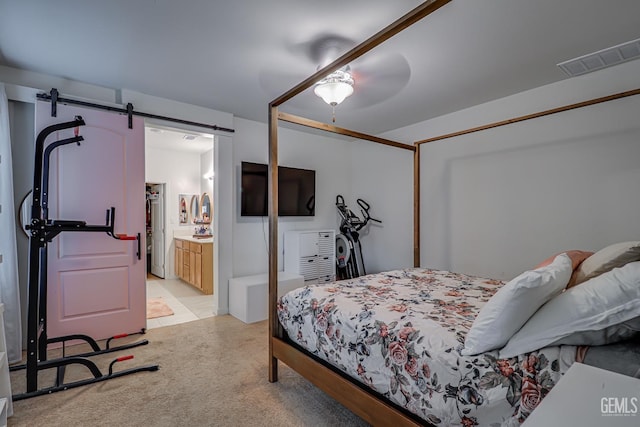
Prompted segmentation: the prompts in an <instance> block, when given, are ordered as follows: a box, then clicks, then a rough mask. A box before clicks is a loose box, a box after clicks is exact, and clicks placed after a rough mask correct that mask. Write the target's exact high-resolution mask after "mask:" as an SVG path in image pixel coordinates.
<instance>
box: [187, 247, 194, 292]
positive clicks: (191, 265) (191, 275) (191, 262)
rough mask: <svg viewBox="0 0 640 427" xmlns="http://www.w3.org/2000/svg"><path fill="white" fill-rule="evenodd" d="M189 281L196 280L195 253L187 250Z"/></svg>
mask: <svg viewBox="0 0 640 427" xmlns="http://www.w3.org/2000/svg"><path fill="white" fill-rule="evenodd" d="M188 282H189V283H191V284H194V283H195V282H196V253H195V252H191V251H189V280H188Z"/></svg>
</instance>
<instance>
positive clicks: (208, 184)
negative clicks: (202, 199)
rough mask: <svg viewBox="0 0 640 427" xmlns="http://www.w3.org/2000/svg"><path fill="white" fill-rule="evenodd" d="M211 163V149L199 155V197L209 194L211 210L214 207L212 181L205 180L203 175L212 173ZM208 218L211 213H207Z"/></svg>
mask: <svg viewBox="0 0 640 427" xmlns="http://www.w3.org/2000/svg"><path fill="white" fill-rule="evenodd" d="M213 163H214V162H213V148H212V149H211V150H209V151H207V152H204V153H202V154H200V172H201V173H200V195H202V194H203V193H208V194H209V199H210V200H211V206H212V208H213V207H215V206H213V179H208V178H205V175H207V174H208V173H211V172H214V166H213ZM214 179H215V177H214ZM200 209H202V206H200ZM209 217H211V212H209Z"/></svg>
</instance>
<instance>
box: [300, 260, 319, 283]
mask: <svg viewBox="0 0 640 427" xmlns="http://www.w3.org/2000/svg"><path fill="white" fill-rule="evenodd" d="M317 271H318V258H317V257H314V256H310V257H303V258H300V274H301V275H302V276H303V277H304V279H305V280H309V279H315V278H316V277H318V273H317Z"/></svg>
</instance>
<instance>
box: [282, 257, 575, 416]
mask: <svg viewBox="0 0 640 427" xmlns="http://www.w3.org/2000/svg"><path fill="white" fill-rule="evenodd" d="M501 286H503V282H501V281H499V280H493V279H485V278H480V277H473V276H469V275H464V274H459V273H452V272H447V271H439V270H430V269H422V268H413V269H404V270H395V271H390V272H384V273H379V274H373V275H368V276H363V277H359V278H357V279H352V280H345V281H340V282H335V283H330V284H324V285H315V286H306V287H303V288H299V289H296V290H294V291H292V292H289V293H288V294H286V295H284V296H283V297H282V298H280V300H279V302H278V317H279V320H280V323H281V324H282V326H283V327H284V329H285V331H286V332H287V334H288V336H289V338H290V339H291V340H292V341H293V342H294V343H296V344H298V345H299V346H301V347H302V348H304V349H305V350H307V351H308V352H310V353H312V354H313V355H315V356H317V357H319V358H321V359H322V360H324V361H326V362H328V363H329V364H331V365H333V366H334V367H335V368H337V369H339V370H340V371H342V372H344V373H346V374H347V375H349V376H350V377H352V378H353V379H354V380H356V381H358V382H360V383H362V384H364V385H366V386H367V387H369V388H371V389H372V390H373V391H375V392H377V393H379V394H381V395H382V396H383V397H384V398H386V399H388V400H389V401H391V402H393V403H394V404H396V405H398V406H400V407H402V408H404V409H406V410H407V411H409V412H411V413H413V414H415V415H417V416H419V417H420V418H422V419H424V420H426V421H427V422H429V423H431V424H433V425H437V426H450V425H451V426H453V425H460V426H475V425H518V424H519V423H521V422H522V421H524V419H526V417H527V416H528V415H529V414H530V413H531V411H533V409H534V408H535V407H536V406H537V405H538V403H539V402H540V401H541V400H542V399H543V398H544V396H545V395H546V394H547V393H548V392H549V390H550V389H551V388H552V387H553V386H554V385H555V383H556V382H557V381H558V380H559V379H560V378H561V377H562V375H563V374H564V372H566V370H567V369H568V368H569V366H570V365H571V364H572V363H573V362H574V361H575V356H576V347H574V346H556V347H547V348H544V349H541V350H539V351H535V352H532V353H528V354H523V355H519V356H517V357H514V358H511V359H504V360H500V359H498V357H497V351H491V352H487V353H483V354H481V355H477V356H462V355H461V354H460V350H461V349H462V348H463V343H464V339H465V336H466V334H467V332H468V331H469V329H470V328H471V325H472V324H473V320H474V319H475V317H476V316H477V314H478V312H479V311H480V308H481V307H482V306H483V305H484V304H485V303H486V302H487V301H488V300H489V299H490V298H491V296H492V295H493V294H494V293H495V292H496V291H497V290H498V289H499V288H500V287H501Z"/></svg>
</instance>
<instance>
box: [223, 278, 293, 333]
mask: <svg viewBox="0 0 640 427" xmlns="http://www.w3.org/2000/svg"><path fill="white" fill-rule="evenodd" d="M302 286H304V278H303V277H302V276H301V275H299V274H292V273H286V272H284V271H279V272H278V297H281V296H282V295H284V294H286V293H287V292H289V291H291V290H293V289H296V288H301V287H302ZM229 313H231V315H232V316H233V317H235V318H237V319H240V320H242V321H243V322H244V323H253V322H259V321H261V320H265V319H268V318H269V275H268V274H266V273H265V274H257V275H255V276H244V277H236V278H233V279H229Z"/></svg>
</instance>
